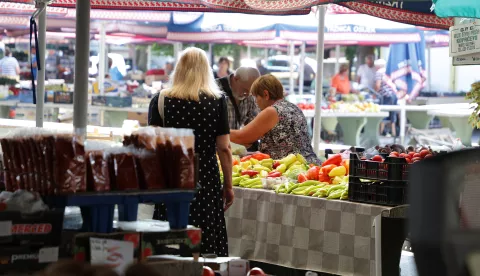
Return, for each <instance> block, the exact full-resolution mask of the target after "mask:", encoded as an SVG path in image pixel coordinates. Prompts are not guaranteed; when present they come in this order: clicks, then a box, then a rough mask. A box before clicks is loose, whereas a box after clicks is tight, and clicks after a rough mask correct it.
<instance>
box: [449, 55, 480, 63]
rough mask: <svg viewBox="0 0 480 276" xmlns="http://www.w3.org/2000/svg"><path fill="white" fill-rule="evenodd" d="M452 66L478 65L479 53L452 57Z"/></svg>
mask: <svg viewBox="0 0 480 276" xmlns="http://www.w3.org/2000/svg"><path fill="white" fill-rule="evenodd" d="M452 59H453V66H462V65H480V53H476V54H469V55H463V56H457V57H453V58H452Z"/></svg>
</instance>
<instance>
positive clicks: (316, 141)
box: [313, 5, 326, 154]
mask: <svg viewBox="0 0 480 276" xmlns="http://www.w3.org/2000/svg"><path fill="white" fill-rule="evenodd" d="M325 11H326V9H325V6H323V5H320V6H318V40H317V74H316V75H315V77H316V80H315V83H316V85H315V117H314V118H315V121H314V126H313V149H314V151H315V153H316V154H318V153H319V150H320V142H321V138H320V132H321V130H322V121H321V120H322V114H321V112H322V94H323V57H324V56H323V55H324V50H325V45H324V44H323V41H324V36H325Z"/></svg>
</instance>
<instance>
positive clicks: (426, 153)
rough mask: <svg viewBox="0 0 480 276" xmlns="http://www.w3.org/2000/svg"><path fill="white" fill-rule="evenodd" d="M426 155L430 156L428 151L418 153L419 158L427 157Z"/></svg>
mask: <svg viewBox="0 0 480 276" xmlns="http://www.w3.org/2000/svg"><path fill="white" fill-rule="evenodd" d="M428 154H430V151H429V150H422V151H421V152H420V156H422V158H425V156H427V155H428Z"/></svg>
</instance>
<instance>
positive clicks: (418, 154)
mask: <svg viewBox="0 0 480 276" xmlns="http://www.w3.org/2000/svg"><path fill="white" fill-rule="evenodd" d="M375 151H376V152H378V154H375V155H373V156H372V157H370V158H368V157H366V156H363V157H362V160H367V159H368V160H370V161H376V162H383V161H384V160H385V159H384V157H386V156H389V157H397V158H405V161H407V163H409V164H411V163H415V162H418V161H421V160H423V159H425V158H430V157H433V156H434V155H436V154H437V152H435V151H433V150H432V149H431V148H427V147H417V148H415V147H413V146H409V147H408V148H406V149H405V148H404V147H403V146H402V145H396V144H393V145H386V146H385V147H380V146H376V147H375ZM382 155H383V156H382Z"/></svg>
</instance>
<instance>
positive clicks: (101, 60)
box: [98, 22, 108, 95]
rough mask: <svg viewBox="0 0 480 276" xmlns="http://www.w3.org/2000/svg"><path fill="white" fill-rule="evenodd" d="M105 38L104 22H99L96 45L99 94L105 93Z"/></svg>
mask: <svg viewBox="0 0 480 276" xmlns="http://www.w3.org/2000/svg"><path fill="white" fill-rule="evenodd" d="M106 40H107V33H106V31H105V23H103V22H101V23H100V41H99V42H100V43H99V47H98V90H99V91H100V95H103V94H104V93H105V73H106V71H107V70H106V69H105V67H106V57H107V56H108V54H106V47H105V46H106V44H107V42H106Z"/></svg>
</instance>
